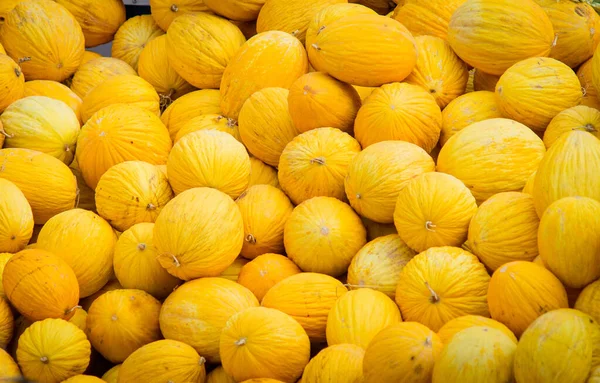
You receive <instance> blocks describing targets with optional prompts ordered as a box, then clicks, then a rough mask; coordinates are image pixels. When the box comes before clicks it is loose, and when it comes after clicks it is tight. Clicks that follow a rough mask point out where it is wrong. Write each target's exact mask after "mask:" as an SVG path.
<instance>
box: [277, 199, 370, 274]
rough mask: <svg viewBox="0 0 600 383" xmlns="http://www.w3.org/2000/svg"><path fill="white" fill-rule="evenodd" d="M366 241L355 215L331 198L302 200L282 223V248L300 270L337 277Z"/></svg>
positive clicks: (358, 219)
mask: <svg viewBox="0 0 600 383" xmlns="http://www.w3.org/2000/svg"><path fill="white" fill-rule="evenodd" d="M366 242H367V233H366V230H365V228H364V226H363V225H362V222H361V220H360V218H359V216H358V215H357V214H356V213H355V212H354V211H353V210H352V208H351V207H350V206H348V205H347V204H345V203H343V202H341V201H339V200H337V199H335V198H331V197H315V198H311V199H309V200H306V201H304V202H303V203H301V204H300V205H298V206H297V207H296V208H295V209H294V211H293V212H292V213H291V215H290V216H289V218H288V220H287V222H286V224H285V230H284V244H285V251H286V253H287V254H288V256H289V257H290V259H291V260H292V261H294V263H295V264H297V265H298V266H299V267H300V269H302V270H303V271H310V272H314V273H322V274H327V275H331V276H334V277H338V276H340V275H342V274H344V273H345V272H346V271H347V270H348V266H349V265H350V262H351V261H352V258H353V257H354V256H355V255H356V253H357V252H358V251H359V250H360V249H361V248H362V247H363V246H364V245H365V243H366Z"/></svg>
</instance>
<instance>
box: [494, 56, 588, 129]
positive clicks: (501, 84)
mask: <svg viewBox="0 0 600 383" xmlns="http://www.w3.org/2000/svg"><path fill="white" fill-rule="evenodd" d="M582 97H583V93H582V91H581V84H580V83H579V79H578V78H577V75H576V74H575V72H573V70H572V69H571V68H569V67H568V66H567V65H565V64H563V63H561V62H560V61H558V60H555V59H551V58H545V57H534V58H530V59H527V60H523V61H521V62H519V63H517V64H515V65H513V66H511V67H510V68H508V69H507V70H506V72H504V74H503V75H502V76H501V77H500V80H498V83H497V84H496V98H497V100H498V106H499V108H500V111H501V112H502V114H504V115H505V116H506V117H508V118H511V119H513V120H515V121H518V122H520V123H523V124H525V125H527V126H528V127H530V128H531V129H533V130H538V131H539V130H545V129H546V126H548V124H549V123H550V121H551V120H552V118H554V116H556V115H557V114H558V113H560V112H562V111H563V110H565V109H567V108H571V107H573V106H576V105H579V103H580V102H581V98H582Z"/></svg>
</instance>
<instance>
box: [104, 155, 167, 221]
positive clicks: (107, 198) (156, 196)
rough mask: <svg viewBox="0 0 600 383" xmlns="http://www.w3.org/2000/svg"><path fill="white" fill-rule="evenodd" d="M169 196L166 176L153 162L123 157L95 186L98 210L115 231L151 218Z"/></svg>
mask: <svg viewBox="0 0 600 383" xmlns="http://www.w3.org/2000/svg"><path fill="white" fill-rule="evenodd" d="M171 198H173V191H172V190H171V186H170V185H169V181H168V180H167V176H166V175H165V174H164V173H163V172H162V171H161V170H160V169H159V168H158V166H156V165H152V164H149V163H147V162H143V161H126V162H121V163H119V164H116V165H114V166H112V167H110V168H109V169H108V170H107V171H106V173H104V174H103V175H102V177H100V180H99V181H98V185H97V186H96V194H95V200H96V207H97V208H98V214H99V215H100V216H101V217H102V218H104V219H106V220H107V221H108V222H109V223H110V224H111V225H112V226H113V227H115V228H116V229H117V230H119V231H125V230H127V229H129V228H130V227H131V226H133V225H135V224H136V223H140V222H154V221H156V217H158V214H159V213H160V211H161V210H162V208H163V207H164V206H165V205H166V204H167V202H169V201H170V200H171Z"/></svg>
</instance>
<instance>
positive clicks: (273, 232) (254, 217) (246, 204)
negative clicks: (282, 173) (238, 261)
mask: <svg viewBox="0 0 600 383" xmlns="http://www.w3.org/2000/svg"><path fill="white" fill-rule="evenodd" d="M235 202H236V204H237V206H238V208H239V209H240V212H241V213H242V219H243V221H244V246H243V247H242V252H241V255H242V256H243V257H245V258H248V259H254V258H256V257H257V256H259V255H261V254H266V253H275V254H277V253H281V252H283V251H284V245H283V230H284V227H285V224H286V222H287V220H288V218H289V216H290V214H292V210H293V209H294V206H293V205H292V203H291V202H290V200H289V198H288V197H287V196H286V195H285V193H283V192H282V191H281V190H280V189H277V188H276V187H274V186H270V185H256V186H252V187H250V188H248V190H246V191H245V192H244V193H242V195H240V196H239V197H238V198H237V199H236V201H235Z"/></svg>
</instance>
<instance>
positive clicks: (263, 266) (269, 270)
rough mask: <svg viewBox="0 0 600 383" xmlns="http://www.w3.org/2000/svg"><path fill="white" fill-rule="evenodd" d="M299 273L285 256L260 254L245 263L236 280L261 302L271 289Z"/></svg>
mask: <svg viewBox="0 0 600 383" xmlns="http://www.w3.org/2000/svg"><path fill="white" fill-rule="evenodd" d="M300 272H301V270H300V269H299V268H298V266H296V264H295V263H294V262H292V261H291V260H290V259H289V258H287V257H286V256H283V255H279V254H262V255H259V256H258V257H256V258H254V259H253V260H252V261H250V262H248V263H246V264H245V265H244V266H243V267H242V269H241V270H240V273H239V276H238V277H237V279H236V280H237V282H238V283H239V284H240V285H242V286H244V287H246V288H247V289H249V290H250V291H252V293H253V294H254V295H255V296H256V298H257V299H258V300H259V301H262V299H263V298H264V296H265V295H266V294H267V292H268V291H269V290H270V289H271V287H273V286H275V285H276V284H277V283H279V282H280V281H282V280H284V279H285V278H287V277H289V276H292V275H296V274H298V273H300Z"/></svg>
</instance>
